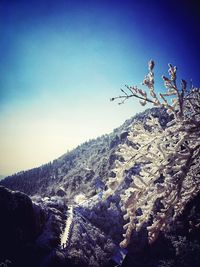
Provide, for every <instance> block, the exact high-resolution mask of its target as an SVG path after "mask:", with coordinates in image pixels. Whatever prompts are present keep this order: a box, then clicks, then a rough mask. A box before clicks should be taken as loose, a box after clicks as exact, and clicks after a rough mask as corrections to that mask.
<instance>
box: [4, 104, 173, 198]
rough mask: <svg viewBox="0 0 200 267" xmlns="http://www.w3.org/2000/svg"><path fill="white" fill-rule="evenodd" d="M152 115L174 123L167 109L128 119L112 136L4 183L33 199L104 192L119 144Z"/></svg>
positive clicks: (157, 109) (91, 141)
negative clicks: (130, 130) (135, 126)
mask: <svg viewBox="0 0 200 267" xmlns="http://www.w3.org/2000/svg"><path fill="white" fill-rule="evenodd" d="M150 114H151V115H153V116H155V117H158V118H159V120H160V123H161V125H162V126H163V127H164V126H165V125H166V123H167V122H168V121H169V120H170V118H169V115H168V114H167V113H166V111H165V110H164V109H160V108H152V109H147V110H145V111H144V112H141V113H138V114H136V115H135V116H134V117H131V118H130V119H127V120H126V121H125V122H124V123H123V124H122V125H121V126H119V127H118V128H116V129H114V130H113V132H111V133H110V134H105V135H102V136H100V137H98V138H96V139H92V140H90V141H87V142H85V143H83V144H81V145H79V146H77V147H76V148H75V149H73V150H71V151H70V152H67V153H65V154H63V155H62V156H60V157H59V158H57V159H55V160H54V161H53V162H50V163H47V164H44V165H42V166H40V167H37V168H33V169H30V170H28V171H22V172H19V173H17V174H14V175H11V176H8V177H6V178H5V179H3V180H2V181H0V184H1V185H3V186H6V187H8V188H9V189H11V190H19V191H22V192H24V193H26V194H28V195H30V196H33V195H37V194H39V195H40V196H53V195H59V196H65V197H66V198H67V199H71V198H73V197H74V196H75V195H76V194H78V193H84V194H86V195H87V196H88V197H90V196H92V195H95V194H96V193H97V192H98V191H99V190H102V189H104V187H105V182H106V181H107V179H108V176H109V175H112V174H110V170H111V169H112V168H113V166H114V162H115V159H116V157H117V156H116V154H115V152H116V150H117V147H118V145H119V144H122V143H124V142H127V136H128V131H129V129H130V126H131V125H132V123H135V122H137V121H145V120H146V119H147V117H148V116H149V115H150Z"/></svg>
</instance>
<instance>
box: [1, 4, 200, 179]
mask: <svg viewBox="0 0 200 267" xmlns="http://www.w3.org/2000/svg"><path fill="white" fill-rule="evenodd" d="M199 10H200V9H199V7H198V6H197V5H196V4H195V1H192V0H191V1H189V3H188V1H184V0H183V1H171V0H170V1H150V0H149V1H144V0H140V1H134V0H133V1H126V0H125V1H117V0H116V1H112V0H111V1H104V0H101V1H97V0H93V1H87V0H85V1H76V0H73V1H72V0H71V1H68V0H57V1H55V0H54V1H50V0H49V1H47V0H46V1H42V0H40V1H38V0H34V1H33V0H29V1H25V0H18V1H14V0H1V1H0V59H1V61H0V151H1V152H0V174H5V175H8V174H11V173H14V172H17V171H20V170H24V169H29V168H32V167H35V166H39V165H40V164H43V163H46V162H48V161H50V160H53V159H55V158H56V157H58V156H60V155H62V154H63V153H65V152H66V151H67V150H68V149H72V148H73V147H75V146H76V145H78V144H80V143H82V142H84V141H86V140H88V139H91V138H94V137H97V136H99V135H101V134H104V133H109V132H111V131H112V129H113V128H116V127H117V126H119V125H120V124H122V123H123V121H124V120H125V119H127V118H129V117H131V116H133V115H134V114H135V113H136V112H139V111H141V110H142V108H141V107H140V106H139V104H138V103H137V101H136V100H132V101H130V102H129V103H127V104H125V105H123V106H118V105H117V104H115V103H113V102H109V98H110V97H113V96H116V95H118V94H119V88H120V87H123V86H124V84H130V85H132V84H140V82H141V81H142V79H143V77H144V75H145V74H146V64H147V61H148V60H149V59H150V58H153V59H154V60H155V61H156V73H155V74H156V79H157V83H156V86H157V88H158V91H159V90H162V89H163V87H162V83H161V79H160V77H161V75H162V74H163V73H165V74H167V63H169V62H170V63H172V64H176V65H177V66H178V70H179V75H180V77H181V78H185V79H187V80H188V81H189V80H190V79H191V78H192V79H193V83H194V84H195V85H196V86H199V83H200V80H199V62H200V56H199V47H200V40H199V34H200V29H199V27H198V25H199V23H200V12H199Z"/></svg>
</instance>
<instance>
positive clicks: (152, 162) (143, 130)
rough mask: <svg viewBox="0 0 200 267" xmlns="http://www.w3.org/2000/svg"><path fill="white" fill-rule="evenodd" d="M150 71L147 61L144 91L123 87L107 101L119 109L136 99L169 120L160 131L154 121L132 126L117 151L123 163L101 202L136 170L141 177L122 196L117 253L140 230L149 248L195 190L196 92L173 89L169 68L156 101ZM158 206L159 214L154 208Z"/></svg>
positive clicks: (199, 95)
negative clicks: (159, 110) (121, 236)
mask: <svg viewBox="0 0 200 267" xmlns="http://www.w3.org/2000/svg"><path fill="white" fill-rule="evenodd" d="M154 65H155V64H154V62H153V61H152V60H151V61H150V62H149V65H148V68H149V72H148V74H147V75H146V76H145V79H144V81H143V85H145V86H146V87H147V90H146V91H144V90H142V89H138V88H137V87H135V86H133V87H129V86H126V88H127V89H128V92H126V91H124V90H121V91H122V92H123V93H124V95H122V96H119V97H116V98H112V100H115V99H122V102H121V103H124V101H126V100H127V99H129V98H131V97H137V98H139V99H140V103H141V104H142V105H146V103H147V102H150V103H152V104H153V105H154V106H157V107H164V108H166V109H167V112H168V113H169V114H173V119H172V121H170V123H168V125H167V127H166V128H165V129H163V128H162V127H161V125H160V123H159V121H158V119H157V118H154V117H153V116H151V117H150V118H149V119H148V120H147V122H146V124H145V125H144V124H143V123H142V122H141V123H139V122H138V123H137V124H134V125H133V126H132V129H131V131H130V132H129V136H128V140H129V141H130V142H128V144H123V145H121V146H120V147H119V150H118V154H119V155H120V156H121V157H122V158H123V159H124V161H123V162H121V161H119V160H118V161H116V167H115V169H114V170H113V171H114V172H115V173H116V177H115V178H113V177H112V178H110V179H109V180H108V183H107V186H108V190H107V191H106V192H105V194H104V197H107V196H109V195H111V194H113V193H114V192H115V191H116V190H117V189H118V188H119V186H120V185H121V184H122V183H123V181H124V179H125V177H126V171H127V170H129V169H130V168H132V167H134V166H135V165H138V164H140V172H139V173H138V174H137V175H134V176H132V182H131V184H130V186H129V188H128V189H127V190H125V192H124V193H123V194H122V195H121V200H122V203H123V209H124V211H125V215H124V219H125V220H128V222H127V223H126V224H125V225H124V230H125V234H124V240H123V241H122V242H121V244H120V245H121V246H122V247H126V246H127V245H128V244H129V242H130V239H131V235H132V233H133V231H139V230H140V229H141V227H142V226H143V225H146V226H147V230H148V235H149V242H150V243H151V242H153V241H154V240H155V239H156V238H157V236H158V234H159V232H160V231H161V230H163V231H164V230H165V229H166V227H167V225H169V223H170V222H171V221H172V220H174V219H175V218H176V217H177V216H178V215H179V214H180V213H181V212H182V211H183V209H184V207H185V205H186V203H187V202H188V201H189V200H190V199H191V198H192V197H193V196H195V195H196V194H197V193H198V191H199V189H200V90H199V89H198V88H194V87H193V86H191V87H190V88H189V89H188V88H187V83H186V81H184V80H181V88H180V89H178V87H177V84H176V80H177V77H176V72H177V68H176V67H173V66H172V65H171V64H169V71H168V72H169V76H170V77H169V78H167V77H165V76H162V78H163V81H164V85H165V87H166V92H165V93H160V94H159V96H158V94H157V93H156V92H155V90H154V72H153V70H154ZM171 103H172V104H171ZM130 144H134V145H130ZM160 177H162V178H163V179H162V181H160ZM157 202H159V203H160V208H159V209H158V208H155V203H157ZM139 209H140V211H141V212H140V213H138V210H139ZM138 214H139V215H138Z"/></svg>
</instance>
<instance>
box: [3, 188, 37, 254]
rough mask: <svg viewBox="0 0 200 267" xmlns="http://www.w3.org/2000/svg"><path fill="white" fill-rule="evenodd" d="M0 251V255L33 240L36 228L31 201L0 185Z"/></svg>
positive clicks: (23, 195) (21, 194)
mask: <svg viewBox="0 0 200 267" xmlns="http://www.w3.org/2000/svg"><path fill="white" fill-rule="evenodd" d="M0 214H1V220H0V237H1V238H0V251H1V257H9V255H7V254H8V252H9V251H13V250H15V248H16V247H19V246H22V245H23V244H24V243H28V242H31V241H33V239H34V238H35V237H36V235H37V234H38V232H39V230H40V229H37V223H36V218H35V216H34V209H33V205H32V202H31V200H30V198H29V197H28V196H26V195H25V194H23V193H20V192H11V191H10V190H8V189H6V188H4V187H2V186H0Z"/></svg>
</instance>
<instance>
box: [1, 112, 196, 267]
mask: <svg viewBox="0 0 200 267" xmlns="http://www.w3.org/2000/svg"><path fill="white" fill-rule="evenodd" d="M149 115H152V116H154V117H157V118H158V119H159V121H160V123H161V125H162V127H165V125H166V124H167V122H169V121H170V117H169V115H168V114H167V113H166V111H165V110H164V109H157V108H153V109H149V110H146V111H145V112H143V113H140V114H138V115H136V116H135V117H133V118H131V119H129V120H127V121H126V122H125V123H124V124H123V125H121V126H120V127H119V128H117V129H115V130H114V131H113V132H112V133H111V134H107V135H103V136H101V137H99V138H97V139H95V140H90V141H88V142H85V143H84V144H82V145H80V146H78V147H77V148H76V149H74V150H72V151H71V152H68V153H66V154H64V155H63V156H61V157H60V158H58V159H56V160H54V161H53V162H52V163H48V164H46V165H43V166H41V167H38V168H34V169H32V170H29V171H24V172H20V173H17V174H15V175H12V176H9V177H6V178H5V179H4V180H2V181H0V216H1V218H2V219H1V220H0V237H1V238H0V251H1V253H0V265H2V266H7V265H8V266H9V267H10V266H11V267H17V266H21V267H25V266H30V267H67V266H69V267H73V266H81V267H95V266H96V267H100V266H102V267H114V266H122V267H132V266H135V267H152V266H155V267H182V266H185V267H189V266H194V267H197V266H199V263H200V234H199V233H200V231H199V228H200V204H199V203H200V194H198V195H196V196H195V197H194V198H193V199H191V200H190V201H189V202H188V203H187V205H186V207H185V209H184V211H183V213H182V214H181V215H180V216H179V218H178V219H177V220H176V221H174V222H172V223H171V224H170V225H168V228H167V231H165V232H161V233H160V234H159V236H158V238H157V240H156V241H155V242H154V243H153V244H149V242H148V238H147V228H146V226H145V225H144V227H143V228H141V230H140V231H138V232H134V234H133V235H132V237H131V242H130V244H129V246H128V247H127V248H126V249H121V248H120V247H119V242H120V241H121V240H122V234H123V232H124V230H123V225H124V218H123V215H124V213H123V211H122V209H121V208H122V203H121V201H120V189H119V191H117V192H116V194H114V195H112V196H110V197H108V198H107V199H103V198H102V191H103V190H104V188H105V184H106V181H107V179H108V177H109V176H113V177H114V173H113V172H112V168H113V167H114V163H115V160H116V159H117V158H118V157H119V156H117V155H116V151H117V149H118V146H119V144H123V143H128V142H130V141H129V140H128V139H127V136H128V133H129V130H130V126H131V125H132V124H133V123H137V122H139V121H142V122H143V123H145V121H146V119H147V118H148V117H149ZM137 171H138V170H137V169H134V168H131V169H130V170H128V171H127V173H126V174H127V175H126V176H127V177H126V178H127V179H125V181H124V183H123V189H126V188H127V187H128V186H129V184H130V180H129V174H134V173H137ZM6 187H7V188H9V189H7V188H6ZM12 190H18V192H16V191H12ZM19 191H21V192H19ZM22 192H23V193H22ZM155 209H158V210H159V203H156V205H155ZM138 212H140V211H139V210H138Z"/></svg>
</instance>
